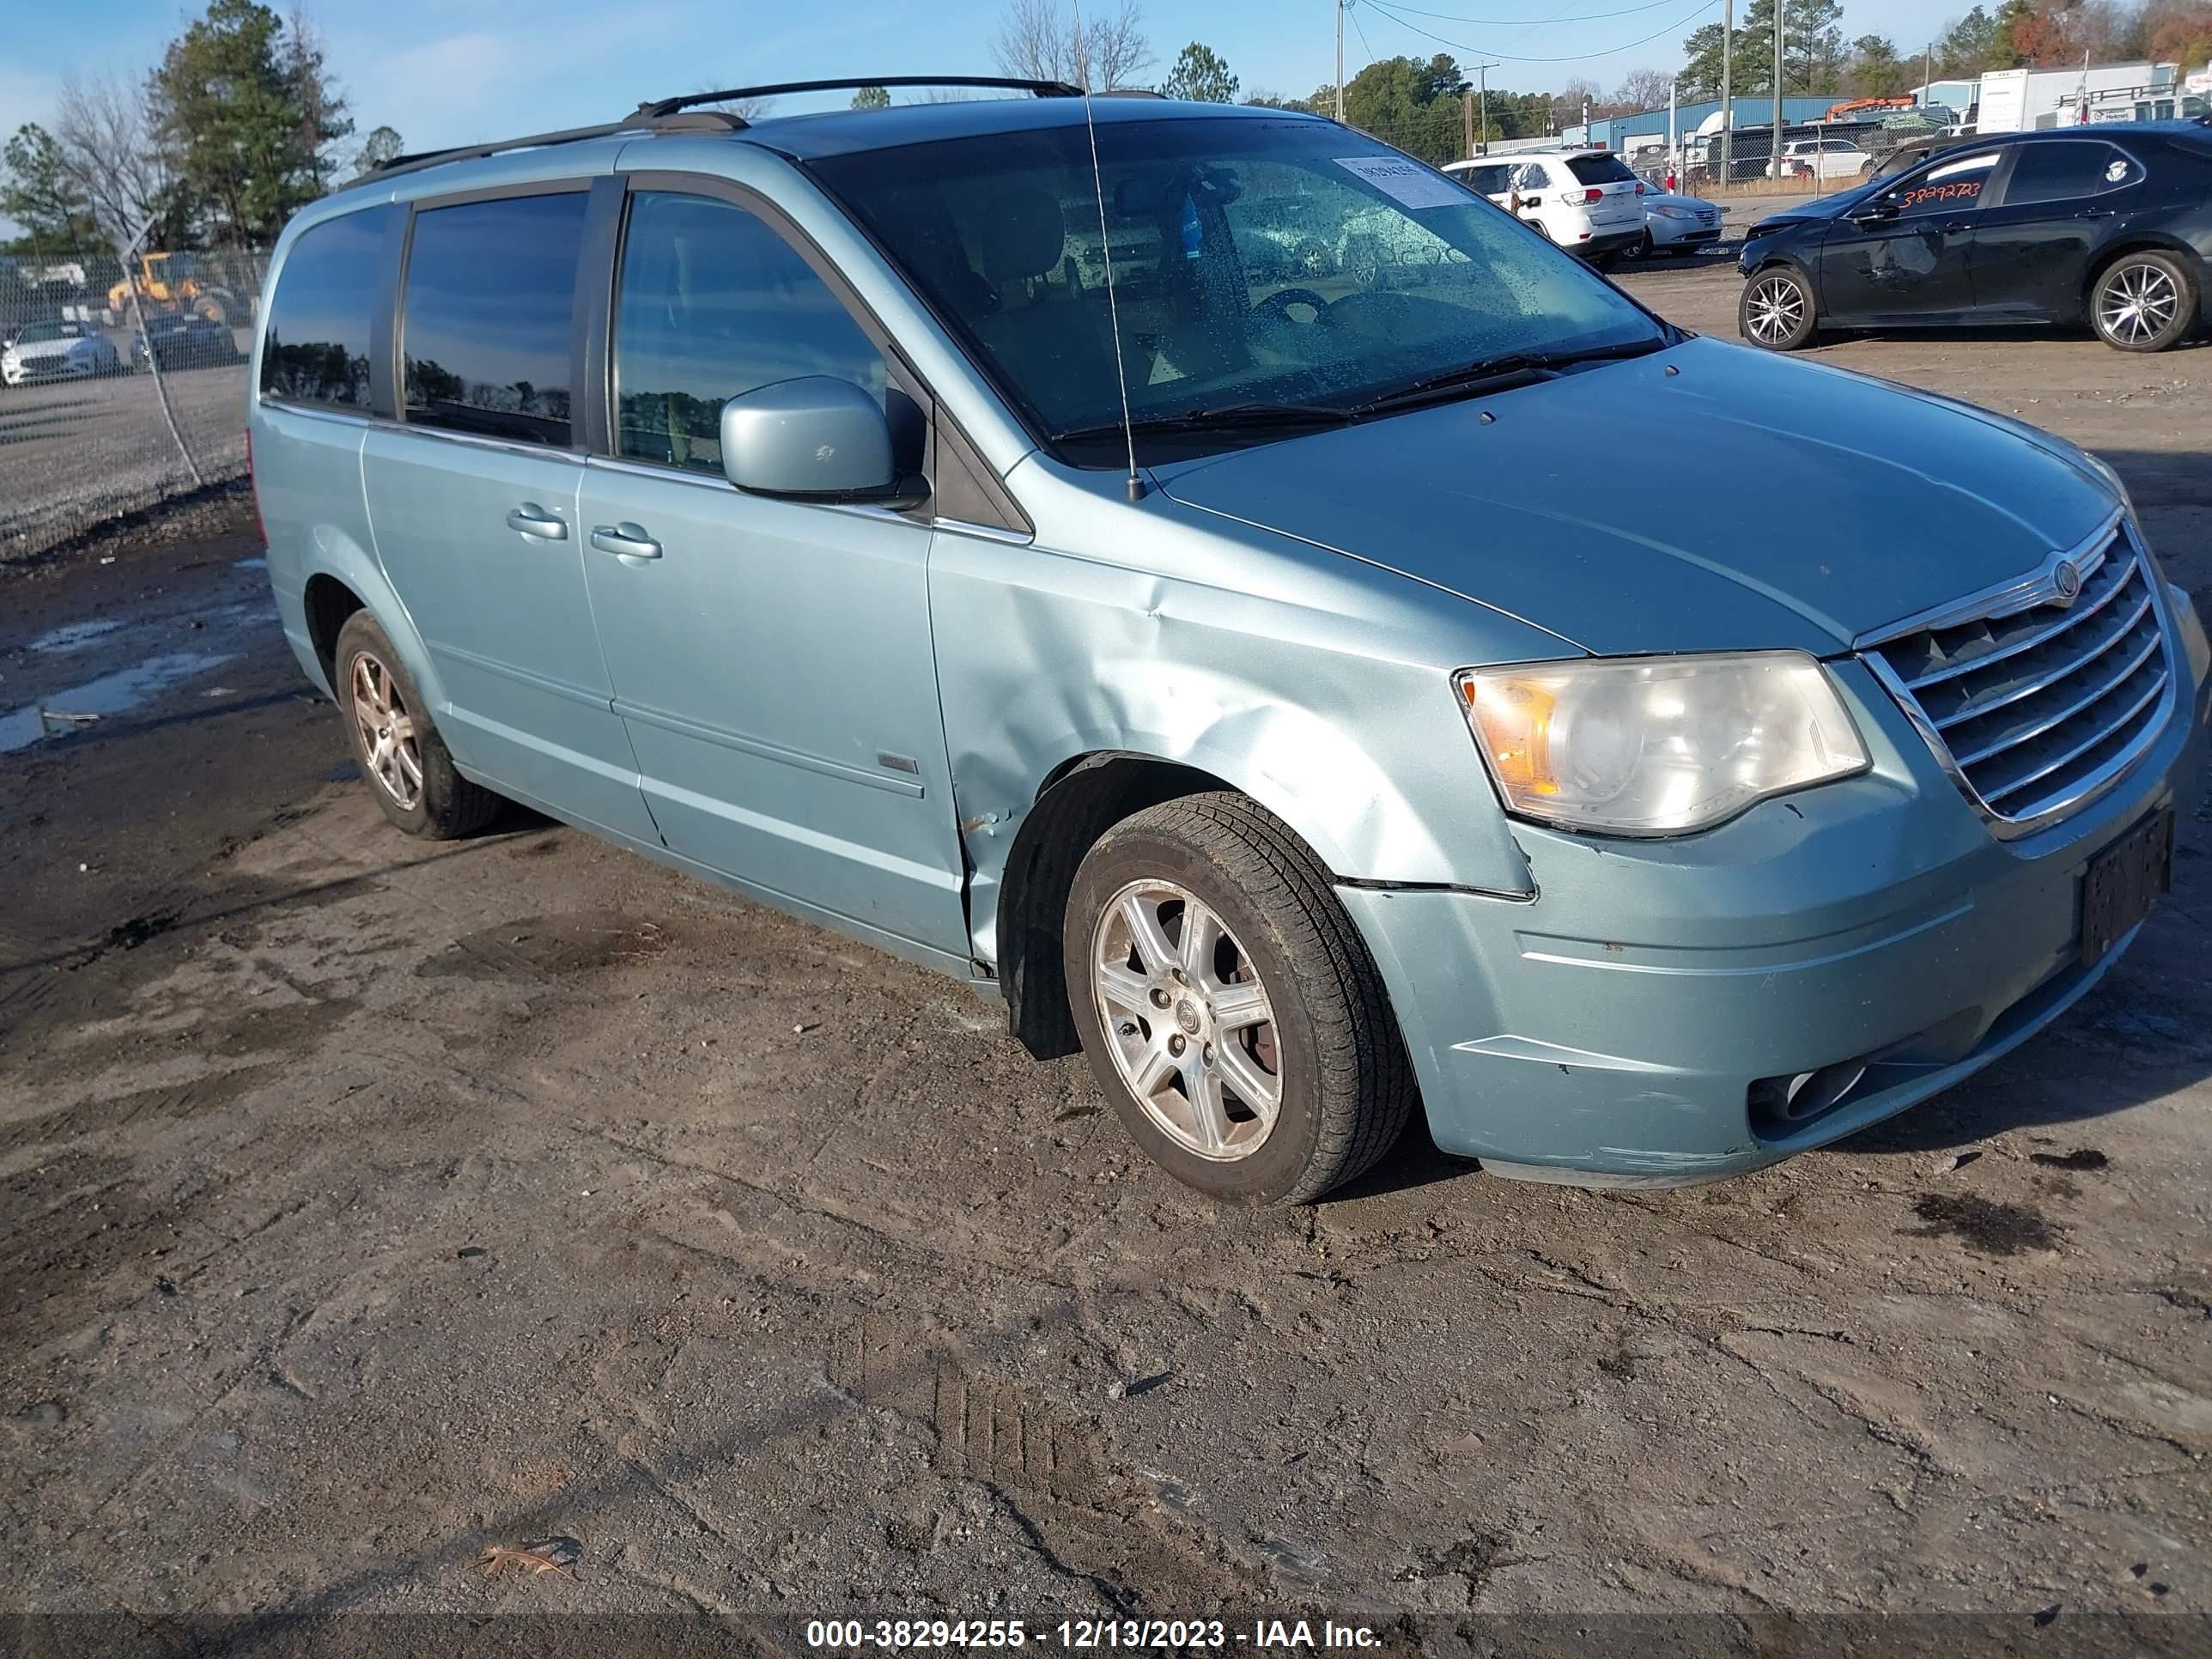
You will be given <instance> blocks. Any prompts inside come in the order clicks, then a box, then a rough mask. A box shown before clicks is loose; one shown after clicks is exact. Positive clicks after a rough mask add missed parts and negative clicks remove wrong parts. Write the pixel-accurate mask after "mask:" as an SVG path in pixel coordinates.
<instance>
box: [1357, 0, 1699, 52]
mask: <svg viewBox="0 0 2212 1659" xmlns="http://www.w3.org/2000/svg"><path fill="white" fill-rule="evenodd" d="M1367 3H1368V4H1369V5H1370V6H1371V7H1373V8H1374V9H1376V11H1379V12H1381V13H1382V14H1383V15H1384V16H1385V17H1387V18H1389V20H1390V21H1392V22H1394V23H1395V24H1397V26H1398V27H1400V28H1403V29H1411V30H1412V31H1413V33H1416V34H1418V35H1420V36H1421V37H1422V38H1423V39H1425V40H1433V41H1435V42H1436V43H1437V45H1438V46H1449V47H1451V48H1452V50H1454V51H1455V52H1475V53H1477V55H1478V56H1479V55H1480V53H1481V52H1489V53H1490V54H1491V56H1492V57H1495V58H1505V59H1506V60H1508V61H1509V62H1510V63H1516V64H1579V63H1582V62H1583V61H1585V60H1586V59H1589V58H1610V57H1611V56H1613V53H1615V52H1633V51H1634V50H1635V49H1636V48H1637V47H1638V46H1649V45H1650V43H1651V42H1652V41H1654V40H1657V39H1658V38H1659V37H1660V36H1661V35H1662V34H1672V33H1674V31H1675V30H1676V29H1679V28H1680V27H1682V25H1683V24H1685V23H1686V22H1688V21H1690V20H1691V19H1692V17H1696V16H1699V15H1701V14H1703V13H1705V12H1709V11H1711V9H1713V8H1714V7H1715V6H1717V5H1718V4H1719V3H1720V0H1700V3H1699V5H1697V6H1696V7H1695V8H1693V9H1691V10H1689V11H1687V12H1685V13H1684V14H1683V15H1681V16H1680V17H1678V18H1676V19H1675V20H1674V21H1673V22H1671V23H1669V24H1668V25H1667V27H1665V28H1662V29H1654V30H1653V31H1652V32H1651V33H1649V34H1647V35H1645V36H1644V38H1643V39H1642V40H1629V41H1626V42H1624V43H1623V44H1622V45H1620V46H1607V48H1606V49H1605V50H1604V51H1603V52H1569V53H1567V54H1565V56H1563V57H1555V58H1530V57H1526V56H1523V55H1521V54H1518V53H1515V52H1498V51H1496V50H1495V49H1494V48H1492V47H1487V46H1485V47H1480V48H1478V47H1475V46H1468V44H1467V42H1465V41H1464V40H1446V39H1444V37H1443V35H1441V34H1433V33H1430V32H1429V31H1428V30H1427V29H1425V28H1423V27H1421V26H1420V25H1419V24H1418V23H1409V22H1407V21H1406V20H1405V19H1404V18H1402V17H1401V16H1400V15H1398V14H1397V13H1396V12H1395V11H1393V10H1392V9H1390V8H1389V7H1388V6H1386V5H1384V4H1383V0H1367ZM1566 21H1571V22H1581V21H1583V20H1582V19H1581V18H1571V19H1568V20H1566Z"/></svg>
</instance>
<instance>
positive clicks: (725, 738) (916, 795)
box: [614, 695, 927, 800]
mask: <svg viewBox="0 0 2212 1659" xmlns="http://www.w3.org/2000/svg"><path fill="white" fill-rule="evenodd" d="M614 710H615V713H616V714H619V715H621V716H622V717H623V719H624V720H637V721H640V722H641V723H642V724H644V725H647V726H659V728H660V729H661V730H662V731H664V732H674V733H676V735H677V736H678V737H682V738H696V739H698V740H699V741H700V742H702V743H711V744H715V745H717V746H718V747H720V748H723V749H733V750H737V751H738V753H739V754H744V755H753V756H757V757H759V758H760V759H762V760H772V761H781V762H782V763H784V764H785V765H787V766H796V767H799V768H801V769H804V770H805V771H809V772H819V773H820V774H822V775H823V776H824V777H831V778H836V779H838V780H840V781H843V782H846V783H858V784H865V785H866V787H869V788H871V789H884V790H888V791H890V793H892V794H894V795H905V796H908V797H909V798H910V799H915V800H920V799H921V798H922V797H923V796H924V795H925V794H926V793H927V791H926V790H925V789H924V788H923V787H922V786H921V783H920V782H919V781H917V780H915V779H914V778H911V777H907V776H893V775H890V774H887V773H884V772H875V771H871V770H869V769H867V768H866V767H862V766H854V765H851V764H849V763H847V762H844V761H835V760H829V759H827V758H825V757H823V756H820V755H810V754H808V753H806V752H805V750H800V749H786V748H784V747H783V746H782V745H781V744H773V743H768V742H765V741H763V739H761V738H749V737H747V736H745V735H744V733H743V732H732V731H731V730H730V729H729V728H728V727H726V726H708V725H707V724H705V723H704V722H702V721H700V720H686V719H684V716H683V715H681V714H669V713H667V712H666V711H665V710H663V709H659V708H651V707H648V706H647V705H646V704H643V703H637V702H630V701H629V700H628V699H626V698H624V697H623V696H620V695H617V696H616V698H615V700H614Z"/></svg>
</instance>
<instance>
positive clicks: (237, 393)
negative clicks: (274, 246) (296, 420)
mask: <svg viewBox="0 0 2212 1659" xmlns="http://www.w3.org/2000/svg"><path fill="white" fill-rule="evenodd" d="M268 268H269V256H268V251H267V250H266V249H223V250H220V251H210V250H155V251H153V252H145V253H141V254H139V255H137V257H136V258H133V259H132V260H131V263H130V264H129V265H128V267H126V266H125V264H124V262H123V261H122V260H121V259H119V258H118V257H117V256H116V255H115V254H114V253H112V252H87V251H81V250H79V251H66V252H45V251H35V252H31V253H28V254H24V255H20V256H16V257H14V258H8V259H4V260H0V562H9V561H12V560H20V559H24V558H27V557H30V556H33V555H36V554H38V553H41V552H44V551H45V550H47V549H49V548H51V547H52V546H54V545H55V544H58V543H60V542H64V541H67V540H69V539H70V538H73V537H76V536H79V535H82V534H83V533H84V532H87V531H88V530H91V529H93V528H94V527H95V526H98V525H100V524H101V523H103V522H105V521H106V520H111V519H113V518H115V517H117V516H118V515H119V514H122V513H133V512H138V511H141V510H143V509H144V508H147V507H153V506H155V505H158V504H159V503H160V502H161V501H167V500H168V499H169V498H171V497H173V496H176V495H185V494H189V493H191V491H194V490H197V489H204V488H206V487H207V486H209V485H210V484H217V483H225V482H228V481H229V480H232V479H235V478H238V477H243V476H244V474H245V471H246V358H247V356H248V354H249V353H250V352H251V351H252V343H253V325H254V319H255V318H256V317H257V316H258V314H259V313H260V308H261V285H262V281H263V278H264V276H265V275H266V274H267V271H268Z"/></svg>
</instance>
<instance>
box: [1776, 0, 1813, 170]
mask: <svg viewBox="0 0 2212 1659" xmlns="http://www.w3.org/2000/svg"><path fill="white" fill-rule="evenodd" d="M1782 8H1783V0H1774V176H1775V177H1776V178H1777V179H1779V178H1780V177H1781V176H1782ZM1813 166H1814V171H1816V172H1817V171H1818V170H1819V168H1820V152H1819V151H1818V150H1815V151H1814V152H1813Z"/></svg>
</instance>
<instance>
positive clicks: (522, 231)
mask: <svg viewBox="0 0 2212 1659" xmlns="http://www.w3.org/2000/svg"><path fill="white" fill-rule="evenodd" d="M585 200H586V198H585V197H584V196H583V195H582V193H581V192H577V193H574V194H568V193H564V194H562V195H558V196H518V197H509V198H508V199H507V200H505V201H496V202H469V203H465V204H462V205H461V206H459V207H448V208H433V209H431V210H428V212H423V213H417V214H416V216H415V238H414V241H413V243H412V245H411V246H410V248H409V250H408V254H407V301H406V307H405V310H404V321H403V324H402V327H403V329H404V333H403V335H402V339H403V342H404V353H405V362H406V371H407V373H406V379H407V420H408V423H409V424H410V425H411V426H433V427H444V428H447V429H448V430H450V431H454V432H475V433H480V434H482V435H485V436H487V437H494V438H514V439H520V440H521V441H524V442H526V443H543V444H552V445H556V446H565V445H566V444H567V443H568V434H569V429H570V428H569V424H568V415H569V390H570V388H569V385H568V380H569V374H568V363H569V342H570V340H571V338H572V337H573V332H574V315H575V295H576V258H577V250H578V248H579V246H580V244H581V242H582V240H583V231H584V204H585Z"/></svg>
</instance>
